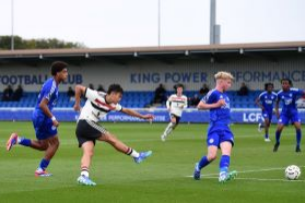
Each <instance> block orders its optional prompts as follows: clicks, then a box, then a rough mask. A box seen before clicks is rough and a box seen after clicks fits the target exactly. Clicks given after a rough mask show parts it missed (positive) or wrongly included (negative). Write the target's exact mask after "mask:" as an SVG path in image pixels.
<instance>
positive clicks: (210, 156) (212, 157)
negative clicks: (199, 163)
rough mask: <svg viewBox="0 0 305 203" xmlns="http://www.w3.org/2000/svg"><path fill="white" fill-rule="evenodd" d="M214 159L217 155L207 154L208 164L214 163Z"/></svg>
mask: <svg viewBox="0 0 305 203" xmlns="http://www.w3.org/2000/svg"><path fill="white" fill-rule="evenodd" d="M215 159H217V154H208V160H209V161H210V162H211V161H214V160H215Z"/></svg>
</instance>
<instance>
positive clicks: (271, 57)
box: [0, 42, 305, 122]
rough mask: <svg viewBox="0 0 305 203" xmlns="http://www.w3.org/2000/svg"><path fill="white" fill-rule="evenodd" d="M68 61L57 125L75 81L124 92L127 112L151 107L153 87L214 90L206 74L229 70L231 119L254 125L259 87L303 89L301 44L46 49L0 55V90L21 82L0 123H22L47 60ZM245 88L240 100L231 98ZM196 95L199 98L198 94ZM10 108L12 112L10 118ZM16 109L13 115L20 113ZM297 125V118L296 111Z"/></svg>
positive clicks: (67, 110) (192, 117) (192, 118)
mask: <svg viewBox="0 0 305 203" xmlns="http://www.w3.org/2000/svg"><path fill="white" fill-rule="evenodd" d="M55 60H62V61H65V62H67V63H69V65H70V67H69V78H68V80H67V82H66V83H65V84H64V85H61V86H60V91H61V92H62V94H60V98H59V101H58V105H57V106H58V109H57V110H58V112H57V113H58V114H59V115H58V116H59V119H63V120H67V121H69V120H74V119H75V117H76V115H75V113H74V112H73V110H72V108H71V107H72V106H73V99H70V98H69V97H68V96H67V94H66V92H67V90H68V87H70V86H71V87H73V86H74V85H76V84H84V85H86V86H88V85H89V84H93V85H94V87H95V88H97V87H98V86H99V85H102V86H103V87H104V88H105V89H107V87H108V86H109V85H110V84H112V83H119V84H121V85H122V86H123V88H124V90H125V94H124V97H123V99H122V102H121V104H122V105H123V106H126V107H131V108H140V109H141V108H146V107H148V106H151V103H152V100H153V98H154V90H155V89H156V88H157V87H158V86H159V84H163V85H164V87H165V89H166V90H167V95H169V94H171V93H172V92H173V86H174V85H175V84H177V83H182V84H184V85H185V89H186V95H187V96H188V97H189V98H191V97H193V96H194V95H196V94H197V95H199V89H200V88H201V87H202V85H203V84H207V85H208V86H209V87H213V86H214V79H213V75H214V73H215V72H217V71H220V70H225V71H230V72H232V73H233V75H234V76H235V83H234V85H233V88H232V91H230V92H229V96H230V98H231V107H232V108H233V120H234V121H235V122H256V121H257V119H259V116H260V115H259V113H260V111H259V109H258V108H257V106H256V105H255V102H254V100H255V98H256V97H257V96H258V94H259V93H260V92H261V91H262V90H263V88H264V84H265V83H267V82H272V83H274V85H275V90H278V89H279V88H280V79H281V78H283V77H286V78H290V79H291V80H292V82H293V84H294V86H296V87H299V88H304V85H303V84H304V82H305V42H281V43H255V44H227V45H224V44H222V45H206V46H173V47H141V48H108V49H58V50H57V49H50V50H15V51H0V68H1V74H0V90H1V92H3V90H4V89H5V88H6V87H7V86H8V85H11V86H12V87H13V89H15V88H16V87H17V86H18V85H22V87H23V89H24V95H23V97H22V98H21V100H20V101H1V102H0V108H1V110H0V111H1V112H2V113H1V114H0V119H1V120H30V118H31V117H30V115H31V109H32V108H33V107H34V106H35V102H36V98H37V94H38V92H39V89H40V87H41V85H42V84H43V82H44V81H45V80H46V78H48V77H50V74H49V65H50V64H51V62H52V61H55ZM242 83H245V84H246V85H247V87H248V88H249V90H250V92H249V94H248V96H239V95H238V94H237V92H238V89H239V88H240V86H241V84H242ZM202 96H203V95H199V97H202ZM16 109H19V110H20V111H18V114H17V113H16ZM150 111H154V112H155V114H156V115H158V116H157V117H156V119H157V121H167V119H168V115H167V113H166V110H165V109H164V103H163V104H161V105H158V106H154V108H153V110H152V108H150ZM20 112H21V113H20ZM197 114H198V112H197V113H196V111H195V110H194V109H192V108H189V109H188V110H187V112H186V115H185V116H184V118H183V120H182V122H202V121H206V122H207V120H206V118H205V116H204V114H200V115H199V114H198V115H197ZM301 117H302V120H303V121H305V114H304V115H303V113H301ZM130 119H131V118H129V117H123V116H121V115H119V114H113V115H111V114H110V115H109V118H107V120H110V121H113V120H124V121H134V120H130Z"/></svg>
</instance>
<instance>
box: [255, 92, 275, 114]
mask: <svg viewBox="0 0 305 203" xmlns="http://www.w3.org/2000/svg"><path fill="white" fill-rule="evenodd" d="M258 98H259V101H260V103H261V104H262V106H263V107H264V109H265V111H267V112H272V110H273V106H274V102H275V100H276V99H277V94H276V93H275V92H271V93H268V92H267V91H265V92H262V93H261V94H260V95H259V97H258Z"/></svg>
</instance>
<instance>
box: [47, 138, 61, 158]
mask: <svg viewBox="0 0 305 203" xmlns="http://www.w3.org/2000/svg"><path fill="white" fill-rule="evenodd" d="M47 142H48V144H49V146H48V148H47V150H46V153H45V158H46V159H49V160H51V159H52V158H53V156H54V155H55V154H56V152H57V150H58V147H59V139H58V136H57V135H56V136H54V137H51V138H48V139H47Z"/></svg>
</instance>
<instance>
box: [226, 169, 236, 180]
mask: <svg viewBox="0 0 305 203" xmlns="http://www.w3.org/2000/svg"><path fill="white" fill-rule="evenodd" d="M236 177H237V171H231V172H229V173H228V180H234V179H235V178H236Z"/></svg>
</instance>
